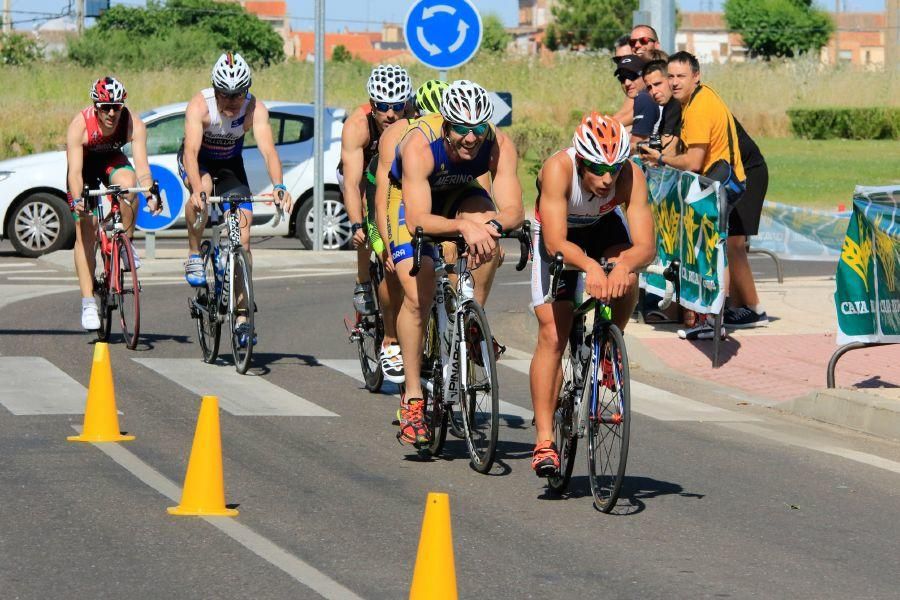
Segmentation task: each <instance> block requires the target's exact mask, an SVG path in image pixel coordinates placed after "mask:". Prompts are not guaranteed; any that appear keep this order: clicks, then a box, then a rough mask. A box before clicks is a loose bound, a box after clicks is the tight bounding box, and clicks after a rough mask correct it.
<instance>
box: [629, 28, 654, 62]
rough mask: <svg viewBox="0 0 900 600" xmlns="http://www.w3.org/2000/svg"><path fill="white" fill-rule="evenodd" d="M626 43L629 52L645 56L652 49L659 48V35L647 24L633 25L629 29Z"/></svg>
mask: <svg viewBox="0 0 900 600" xmlns="http://www.w3.org/2000/svg"><path fill="white" fill-rule="evenodd" d="M628 45H629V46H630V47H631V52H632V53H633V54H636V55H638V56H640V57H642V58H644V57H646V55H647V54H648V53H650V52H651V51H652V50H660V49H661V48H660V47H659V36H658V35H657V34H656V30H655V29H653V28H652V27H650V26H649V25H635V26H634V27H633V28H632V30H631V37H629V38H628Z"/></svg>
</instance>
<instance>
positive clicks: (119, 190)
mask: <svg viewBox="0 0 900 600" xmlns="http://www.w3.org/2000/svg"><path fill="white" fill-rule="evenodd" d="M146 192H150V193H151V194H153V195H154V196H156V197H157V198H159V182H158V181H154V182H153V185H151V186H150V187H132V188H123V187H119V186H118V185H111V186H109V187H107V188H104V189H102V190H101V189H96V190H92V189H90V188H89V187H88V186H84V193H83V194H82V197H84V198H96V197H97V196H124V195H125V194H138V193H141V194H143V193H146Z"/></svg>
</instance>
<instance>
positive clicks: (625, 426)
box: [585, 323, 631, 513]
mask: <svg viewBox="0 0 900 600" xmlns="http://www.w3.org/2000/svg"><path fill="white" fill-rule="evenodd" d="M599 338H600V339H599V340H595V342H594V344H593V345H592V350H591V353H592V356H591V358H592V359H593V353H595V352H598V351H599V352H600V356H599V360H597V361H596V365H594V361H592V362H591V365H593V366H592V367H591V377H590V378H589V381H586V382H585V383H586V385H587V384H588V383H589V384H590V385H591V386H592V387H593V388H594V393H595V394H596V396H595V397H596V400H597V403H596V411H591V412H592V413H593V414H589V416H588V423H587V432H588V433H587V437H588V479H589V480H590V484H591V493H592V494H593V497H594V506H595V507H596V508H597V510H599V511H600V512H604V513H608V512H610V511H611V510H612V509H613V508H614V507H615V505H616V501H617V500H618V499H619V494H620V493H621V491H622V482H623V481H624V480H625V465H626V463H627V462H628V444H629V441H630V439H629V438H630V430H631V386H630V379H629V369H628V353H627V351H626V349H625V338H624V337H623V336H622V331H621V330H620V329H619V328H618V327H617V326H616V325H614V324H612V323H609V324H604V326H603V331H602V333H601V334H600V336H599ZM604 360H609V361H610V362H611V363H612V380H613V387H614V388H615V390H612V389H610V388H609V386H607V385H604V382H602V381H601V382H599V383H598V382H597V376H598V375H599V376H600V378H601V380H602V368H601V364H602V361H604ZM607 392H609V393H608V394H607Z"/></svg>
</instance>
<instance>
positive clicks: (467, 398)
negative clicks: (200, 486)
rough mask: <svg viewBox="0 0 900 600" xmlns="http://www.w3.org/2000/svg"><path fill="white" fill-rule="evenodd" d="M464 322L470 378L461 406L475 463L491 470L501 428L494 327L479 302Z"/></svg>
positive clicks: (463, 387) (471, 304) (469, 306)
mask: <svg viewBox="0 0 900 600" xmlns="http://www.w3.org/2000/svg"><path fill="white" fill-rule="evenodd" d="M462 324H463V343H465V345H466V346H465V348H466V363H465V375H466V379H465V382H464V384H461V385H460V386H459V387H460V390H461V394H460V396H461V398H460V407H459V409H460V413H461V414H462V422H463V426H464V428H465V433H466V445H467V447H468V449H469V457H470V459H471V464H472V467H473V468H474V469H475V470H476V471H478V472H479V473H487V472H488V471H490V469H491V466H492V465H493V463H494V457H495V453H496V449H497V435H498V430H499V428H500V406H499V403H500V399H499V389H498V385H497V362H496V357H495V356H494V346H493V341H492V337H491V330H490V327H489V326H488V323H487V318H486V317H485V315H484V310H483V309H482V308H481V306H480V305H479V304H478V303H477V302H474V301H473V302H469V303H468V304H467V305H466V307H465V309H464V312H463V315H462ZM462 372H463V370H462V368H458V370H457V373H459V374H460V376H462Z"/></svg>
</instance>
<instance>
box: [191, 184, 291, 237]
mask: <svg viewBox="0 0 900 600" xmlns="http://www.w3.org/2000/svg"><path fill="white" fill-rule="evenodd" d="M200 199H201V200H202V201H203V202H205V203H206V204H228V203H230V204H231V207H232V209H234V208H235V207H237V206H238V205H239V204H244V203H250V204H257V203H260V202H274V201H275V197H274V196H246V195H243V194H229V195H227V196H207V195H206V192H200ZM204 212H206V211H205V210H204V211H200V212H198V213H197V216H196V218H195V219H194V229H197V228H198V227H200V223H201V221H202V220H203V219H202V217H203V213H204ZM283 218H284V210H283V209H282V208H281V205H279V204H276V205H275V222H274V223H272V229H274V228H276V227H278V225H279V224H280V223H281V219H283Z"/></svg>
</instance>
